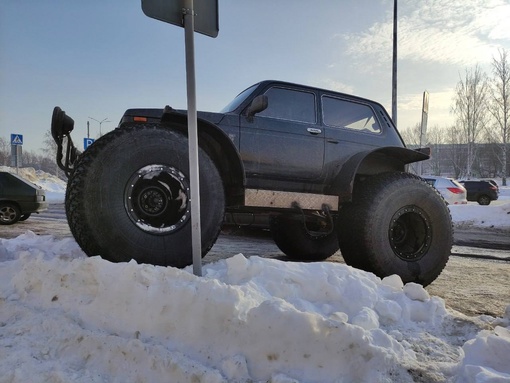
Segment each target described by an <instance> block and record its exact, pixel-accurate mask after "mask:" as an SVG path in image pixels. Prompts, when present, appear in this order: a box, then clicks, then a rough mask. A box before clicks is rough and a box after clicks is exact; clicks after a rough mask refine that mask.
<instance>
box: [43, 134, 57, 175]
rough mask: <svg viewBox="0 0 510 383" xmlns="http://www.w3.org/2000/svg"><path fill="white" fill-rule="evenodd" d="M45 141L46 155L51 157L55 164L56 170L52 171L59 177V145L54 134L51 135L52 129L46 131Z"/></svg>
mask: <svg viewBox="0 0 510 383" xmlns="http://www.w3.org/2000/svg"><path fill="white" fill-rule="evenodd" d="M43 143H44V147H45V150H46V154H47V155H46V157H49V158H51V159H52V162H53V164H54V171H52V172H51V173H55V175H56V176H57V177H59V176H60V174H59V173H60V171H59V167H58V165H57V162H56V158H57V149H58V147H57V143H56V142H55V140H54V139H53V136H52V135H51V130H47V131H46V133H44V140H43Z"/></svg>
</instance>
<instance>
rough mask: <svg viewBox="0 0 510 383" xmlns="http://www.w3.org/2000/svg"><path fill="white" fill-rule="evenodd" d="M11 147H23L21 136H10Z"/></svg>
mask: <svg viewBox="0 0 510 383" xmlns="http://www.w3.org/2000/svg"><path fill="white" fill-rule="evenodd" d="M11 145H23V135H22V134H11Z"/></svg>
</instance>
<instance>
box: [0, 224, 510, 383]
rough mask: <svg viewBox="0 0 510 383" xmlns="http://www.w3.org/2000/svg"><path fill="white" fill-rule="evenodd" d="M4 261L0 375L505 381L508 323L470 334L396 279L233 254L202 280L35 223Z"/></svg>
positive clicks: (280, 381) (7, 248)
mask: <svg viewBox="0 0 510 383" xmlns="http://www.w3.org/2000/svg"><path fill="white" fill-rule="evenodd" d="M0 260H1V262H0V288H1V289H0V382H27V381H31V382H37V381H40V382H43V381H52V382H53V381H54V382H133V381H145V382H168V381H171V382H192V381H196V382H198V381H199V382H206V383H208V382H214V383H216V382H248V381H253V382H273V383H284V382H285V383H288V382H321V383H324V382H394V381H398V382H412V381H415V378H416V377H418V376H421V377H422V378H421V379H423V377H425V381H444V380H445V379H456V378H458V381H459V382H471V381H476V382H486V381H492V380H490V379H489V380H480V379H482V378H475V380H472V379H473V374H474V373H475V374H476V376H479V377H483V379H486V378H487V377H488V376H489V377H491V379H499V380H497V381H498V382H499V381H507V380H508V381H510V372H509V371H508V355H509V353H508V349H509V347H510V337H509V336H508V332H509V331H510V330H509V320H508V318H502V319H494V321H495V323H496V324H498V325H499V326H500V327H497V328H496V329H495V330H494V331H485V332H482V333H480V335H478V336H477V335H476V334H477V333H478V331H479V327H478V326H477V325H475V324H474V321H473V320H467V319H465V318H462V317H456V316H455V315H456V314H455V313H451V312H449V311H447V310H446V308H445V305H444V302H443V300H442V299H440V298H437V297H430V296H429V295H428V293H427V292H426V290H425V289H423V288H422V287H421V286H420V285H417V284H413V283H410V284H407V285H405V286H404V285H403V284H402V281H401V280H400V278H399V277H397V276H391V277H388V278H385V279H384V280H382V281H381V280H380V279H379V278H377V277H376V276H374V275H373V274H370V273H366V272H363V271H360V270H357V269H353V268H351V267H348V266H345V265H343V264H333V263H326V262H321V263H313V264H308V263H292V262H281V261H277V260H271V259H263V258H258V257H251V258H249V259H246V258H244V257H243V256H242V255H241V254H239V255H236V256H234V257H232V258H230V259H227V260H222V261H219V262H216V263H213V264H209V265H205V266H204V269H203V272H204V276H203V277H201V278H199V277H196V276H194V275H193V274H192V269H191V268H187V269H185V270H179V269H174V268H166V267H157V266H151V265H138V264H137V263H135V262H134V261H132V262H129V263H119V264H113V263H109V262H107V261H105V260H102V259H101V258H99V257H93V258H87V257H86V256H85V255H84V254H83V253H82V252H81V250H80V249H79V248H78V246H77V244H76V242H75V241H74V240H72V239H71V238H68V239H64V240H55V239H54V238H53V237H52V236H36V235H35V234H33V233H31V232H27V233H26V234H24V235H22V236H20V237H18V238H16V239H11V240H3V239H0ZM509 314H510V313H509ZM422 381H423V380H422ZM494 381H496V380H494Z"/></svg>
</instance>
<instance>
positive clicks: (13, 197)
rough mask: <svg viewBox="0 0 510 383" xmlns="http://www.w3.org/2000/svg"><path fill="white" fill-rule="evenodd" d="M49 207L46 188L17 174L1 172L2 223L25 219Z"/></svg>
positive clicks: (9, 223)
mask: <svg viewBox="0 0 510 383" xmlns="http://www.w3.org/2000/svg"><path fill="white" fill-rule="evenodd" d="M47 208H48V202H46V196H45V194H44V190H42V189H41V188H40V187H39V186H37V185H34V184H33V183H31V182H29V181H27V180H24V179H23V178H21V177H19V176H17V175H16V174H11V173H8V172H0V225H12V224H13V223H16V222H18V221H24V220H26V219H27V218H28V217H30V214H32V213H39V212H41V211H44V210H46V209H47Z"/></svg>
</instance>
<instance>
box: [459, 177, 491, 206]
mask: <svg viewBox="0 0 510 383" xmlns="http://www.w3.org/2000/svg"><path fill="white" fill-rule="evenodd" d="M460 183H461V184H462V185H463V186H464V187H465V188H466V191H467V200H468V201H476V202H478V203H479V204H480V205H489V204H490V203H491V201H495V200H497V199H498V196H499V187H498V184H497V183H496V182H495V181H492V180H491V181H471V180H470V181H461V182H460Z"/></svg>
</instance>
